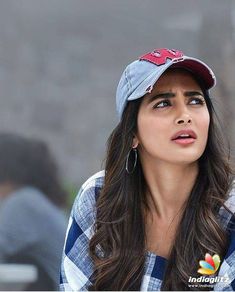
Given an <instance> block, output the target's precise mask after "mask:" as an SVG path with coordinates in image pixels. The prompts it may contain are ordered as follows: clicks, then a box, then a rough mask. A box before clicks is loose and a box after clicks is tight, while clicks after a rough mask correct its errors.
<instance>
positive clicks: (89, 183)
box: [71, 170, 105, 223]
mask: <svg viewBox="0 0 235 292" xmlns="http://www.w3.org/2000/svg"><path fill="white" fill-rule="evenodd" d="M104 177H105V171H104V170H102V171H99V172H97V173H96V174H94V175H92V176H91V177H90V178H89V179H88V180H86V181H85V182H84V183H83V185H82V186H81V188H80V190H79V191H78V194H77V196H76V198H75V200H74V204H73V208H72V212H71V215H72V218H73V219H75V220H76V221H77V222H79V221H80V222H81V220H82V221H83V222H87V223H88V222H89V223H91V221H94V219H95V211H96V210H95V206H96V201H97V198H98V196H99V193H100V190H101V188H102V187H103V184H104ZM84 219H86V220H84Z"/></svg>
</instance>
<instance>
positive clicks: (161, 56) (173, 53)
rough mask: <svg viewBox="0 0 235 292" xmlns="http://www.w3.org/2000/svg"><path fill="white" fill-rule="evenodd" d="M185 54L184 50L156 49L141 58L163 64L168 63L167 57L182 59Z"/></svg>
mask: <svg viewBox="0 0 235 292" xmlns="http://www.w3.org/2000/svg"><path fill="white" fill-rule="evenodd" d="M183 55H184V54H183V52H181V51H177V50H168V49H156V50H154V51H153V52H151V53H148V54H146V55H144V56H142V57H140V59H139V60H145V61H149V62H151V63H154V64H155V65H158V66H161V65H164V64H165V63H166V60H167V59H170V60H174V59H180V58H182V57H183Z"/></svg>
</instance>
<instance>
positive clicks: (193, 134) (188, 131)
mask: <svg viewBox="0 0 235 292" xmlns="http://www.w3.org/2000/svg"><path fill="white" fill-rule="evenodd" d="M183 134H187V135H189V136H190V138H185V139H181V140H182V141H183V140H192V139H193V140H195V139H197V135H196V133H195V132H194V131H193V130H190V129H188V130H181V131H178V132H177V133H175V134H174V135H173V136H172V137H171V140H173V141H175V140H176V139H177V138H178V137H179V136H180V135H183ZM178 141H180V139H179V140H177V142H178Z"/></svg>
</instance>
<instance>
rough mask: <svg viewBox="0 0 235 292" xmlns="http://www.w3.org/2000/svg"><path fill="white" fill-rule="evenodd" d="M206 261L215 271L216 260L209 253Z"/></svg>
mask: <svg viewBox="0 0 235 292" xmlns="http://www.w3.org/2000/svg"><path fill="white" fill-rule="evenodd" d="M205 260H206V262H207V263H208V264H210V265H211V266H212V267H213V269H215V264H214V260H213V258H212V256H211V255H210V254H209V253H206V256H205Z"/></svg>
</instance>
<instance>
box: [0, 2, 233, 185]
mask: <svg viewBox="0 0 235 292" xmlns="http://www.w3.org/2000/svg"><path fill="white" fill-rule="evenodd" d="M219 2H221V1H220V0H207V1H206V2H205V1H204V0H197V1H192V0H191V1H188V0H180V1H178V0H176V1H172V0H164V1H160V0H155V1H154V0H152V1H151V0H145V1H142V0H141V1H140V0H125V1H124V0H119V1H114V0H99V1H97V0H83V1H82V0H77V1H73V0H67V1H63V0H48V1H47V0H40V1H39V0H38V1H36V0H34V1H30V0H3V1H0V131H10V132H17V133H21V134H24V135H27V136H33V137H38V138H41V139H43V140H45V141H46V142H47V143H48V144H49V145H50V147H51V149H52V151H53V153H54V155H55V156H56V158H57V160H58V162H59V165H60V168H61V170H62V177H63V178H64V179H65V180H66V181H70V182H73V183H75V184H76V185H77V186H79V185H80V184H81V183H82V182H83V181H84V180H85V179H86V178H87V177H89V176H90V175H91V174H93V173H94V172H96V171H99V170H100V169H101V168H102V165H101V164H102V160H103V158H104V155H105V144H106V140H107V138H108V136H109V134H110V132H111V130H112V129H113V128H114V126H115V124H116V123H117V116H116V113H115V90H116V86H117V83H118V81H119V78H120V75H121V73H122V71H123V69H124V67H125V65H126V64H128V63H129V62H131V61H132V60H134V59H135V58H137V57H138V56H140V55H141V54H143V53H145V52H147V51H149V50H152V49H153V48H155V47H170V48H179V49H181V50H183V51H185V52H186V53H188V54H194V55H196V56H198V57H200V55H202V54H203V52H202V48H203V47H202V46H201V39H200V36H201V33H200V32H201V30H203V27H202V23H203V14H202V10H204V9H205V5H207V6H208V7H209V6H211V7H212V6H213V7H214V8H213V9H217V8H216V4H215V3H217V4H219ZM227 3H230V4H231V19H232V23H233V26H232V27H231V33H232V34H231V35H232V39H230V43H231V44H232V45H233V46H234V21H233V19H234V14H235V13H234V11H235V9H234V5H232V2H231V1H229V0H228V1H227ZM213 9H208V10H207V11H208V12H207V13H209V14H210V13H213ZM218 9H219V6H218ZM219 15H220V14H219ZM218 17H220V16H218ZM221 17H224V16H223V15H221ZM224 21H225V22H226V19H225V20H224ZM221 23H223V22H221ZM210 29H213V27H211V28H210V26H209V28H208V33H210V32H209V31H210ZM217 37H218V47H219V48H220V47H221V48H222V46H223V44H222V43H220V38H219V36H217ZM199 40H200V43H199ZM208 45H209V44H208V43H207V46H208ZM205 51H206V48H205ZM231 54H232V55H233V52H232V53H231ZM222 57H223V56H221V58H222ZM225 57H226V56H224V58H225ZM233 57H234V55H233ZM205 58H207V57H206V56H205ZM214 60H215V61H214ZM205 61H206V60H205ZM213 62H216V59H213ZM229 63H230V62H229ZM212 65H213V64H212ZM223 78H226V76H225V77H223ZM223 78H222V80H223ZM229 78H230V83H229V84H231V85H229V86H231V88H229V89H228V92H231V95H232V94H233V95H234V92H235V90H234V88H233V84H235V79H234V78H235V77H234V75H233V76H230V77H229ZM231 79H232V80H231ZM215 95H216V91H215ZM217 95H218V99H219V100H220V98H221V97H220V96H219V94H217ZM223 110H224V109H223ZM225 111H226V109H225ZM230 111H231V115H233V116H232V117H231V118H232V119H233V124H232V126H230V129H229V133H230V136H232V134H231V133H232V132H233V130H231V127H234V118H233V117H234V111H235V109H234V102H233V107H232V108H231V106H230ZM225 116H226V115H225ZM231 140H232V141H234V140H233V138H232V137H231ZM233 143H234V142H233Z"/></svg>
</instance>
